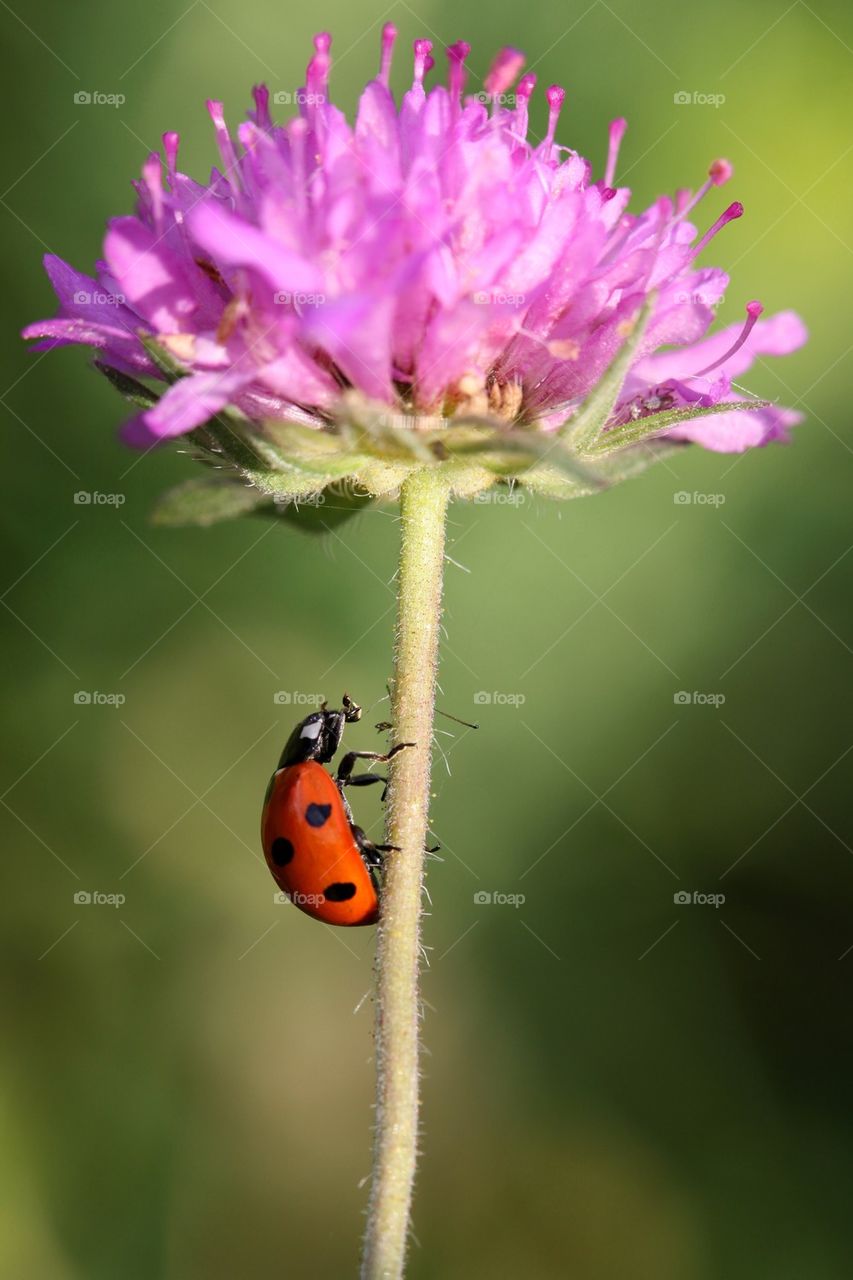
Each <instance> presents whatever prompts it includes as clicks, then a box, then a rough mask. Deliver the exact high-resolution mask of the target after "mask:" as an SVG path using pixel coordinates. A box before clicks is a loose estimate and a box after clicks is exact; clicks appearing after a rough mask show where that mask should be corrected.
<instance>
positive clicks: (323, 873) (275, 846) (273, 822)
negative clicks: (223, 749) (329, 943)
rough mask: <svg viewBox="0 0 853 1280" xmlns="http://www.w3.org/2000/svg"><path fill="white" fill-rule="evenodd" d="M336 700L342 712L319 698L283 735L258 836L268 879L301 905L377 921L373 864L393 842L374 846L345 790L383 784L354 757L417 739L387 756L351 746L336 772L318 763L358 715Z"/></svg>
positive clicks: (339, 920) (340, 920) (338, 919)
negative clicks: (358, 766)
mask: <svg viewBox="0 0 853 1280" xmlns="http://www.w3.org/2000/svg"><path fill="white" fill-rule="evenodd" d="M341 703H342V705H341V709H340V711H327V710H326V704H325V703H323V706H322V708H321V709H320V710H319V711H315V712H313V714H312V715H310V716H307V717H306V719H304V720H302V721H301V722H300V723H299V724H298V725H297V726H296V728H295V729H294V730H293V733H291V735H290V737H289V738H288V740H287V743H286V745H285V748H284V750H283V751H282V753H281V759H280V760H279V762H278V768H277V769H276V771H275V773H274V774H273V776H272V777H271V778H270V782H269V786H268V787H267V793H266V796H265V797H264V808H263V814H262V815H261V840H262V842H263V847H264V857H265V858H266V860H267V866H268V867H269V869H270V871H271V872H272V876H273V879H274V880H275V882H276V884H277V885H278V887H279V888H280V889H281V890H282V892H283V893H285V894H286V895H287V897H288V898H289V899H290V901H291V902H292V903H294V905H295V906H297V907H299V908H300V910H302V911H304V912H305V913H306V914H307V915H309V916H313V917H314V919H315V920H322V921H324V922H325V923H326V924H337V925H361V924H374V923H375V922H376V919H377V917H378V915H379V885H378V881H377V877H376V870H377V868H378V867H381V865H382V854H383V853H388V852H390V851H391V850H392V849H396V846H395V845H389V844H374V843H373V842H372V840H370V839H368V837H367V836H366V835H365V833H364V832H363V831H362V829H361V828H360V827H357V826H356V825H355V823H354V822H353V817H352V812H351V810H350V807H349V804H348V803H347V799H346V795H345V794H344V788H345V787H366V786H370V785H371V784H372V783H375V782H383V783H384V782H386V779H385V778H383V777H381V776H379V775H377V774H374V773H357V774H353V768H354V766H355V763H356V761H357V760H376V761H378V762H380V763H385V762H386V761H388V760H391V759H393V757H394V756H395V755H396V754H397V752H398V751H403V750H404V749H405V748H406V747H413V746H414V745H415V744H414V743H413V742H400V743H398V744H397V746H395V747H392V748H391V750H390V751H389V752H387V753H386V754H385V755H382V754H380V753H379V752H376V751H350V752H348V753H347V754H346V755H345V756H343V757H342V759H341V760H340V763H339V764H338V770H337V773H336V774H335V776H334V778H333V777H332V776H331V774H330V773H329V772H328V771H327V770H326V769H324V768H323V765H325V764H328V763H329V761H330V760H331V759H332V757H333V756H334V755H335V753H336V751H337V750H338V747H339V746H340V744H341V739H342V737H343V733H344V726H345V725H347V724H353V723H354V722H355V721H357V720H360V719H361V707H360V706H358V704H357V703H355V702H353V700H352V699H351V698H350V697H349V696H348V695H347V694H344V696H343V698H342V699H341ZM382 798H383V800H384V798H385V795H384V792H383V796H382Z"/></svg>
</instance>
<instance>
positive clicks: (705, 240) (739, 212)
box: [690, 200, 743, 260]
mask: <svg viewBox="0 0 853 1280" xmlns="http://www.w3.org/2000/svg"><path fill="white" fill-rule="evenodd" d="M741 217H743V205H742V204H741V202H740V201H739V200H735V201H734V203H733V204H730V205H729V207H728V209H724V210H723V212H722V213H721V214H720V216H719V218H718V219H717V221H716V222H715V223H714V225H713V226H712V227H709V228H708V230H707V231H706V232H705V234H704V236H703V237H702V239H701V240H700V241H699V243H698V244H697V246H696V248H695V249H694V250H693V252H692V253H691V255H690V257H691V260H692V259H693V258H697V257H698V256H699V254H700V253H701V252H702V250H703V249H704V248H705V246H706V245H707V244H709V243H710V241H711V240H713V238H714V236H715V235H716V234H717V232H718V231H722V229H723V227H724V226H725V225H726V223H727V222H733V221H734V220H735V218H741Z"/></svg>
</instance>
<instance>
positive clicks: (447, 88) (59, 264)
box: [25, 23, 805, 449]
mask: <svg viewBox="0 0 853 1280" xmlns="http://www.w3.org/2000/svg"><path fill="white" fill-rule="evenodd" d="M396 42H397V30H396V28H395V27H394V25H393V24H392V23H386V24H385V26H384V27H383V28H382V32H381V36H380V42H379V45H380V47H379V56H378V65H377V70H376V73H375V77H374V78H372V79H371V80H370V81H369V83H368V84H367V86H366V87H365V89H364V91H363V93H362V95H361V99H360V102H359V106H358V110H357V113H356V118H355V120H354V122H352V123H351V122H349V121H348V120H347V119H346V118H345V116H344V115H343V113H342V112H341V111H340V110H339V109H338V108H337V107H335V106H334V104H333V103H332V101H331V98H330V92H331V81H332V71H333V58H332V38H331V35H330V34H329V33H327V32H321V33H320V34H318V35H317V36H316V37H315V38H314V48H313V53H312V55H311V57H310V59H309V61H308V65H307V68H306V71H305V77H304V87H303V88H302V89H300V90H299V92H298V93H297V94H295V95H294V102H295V111H294V113H293V114H292V115H291V118H290V119H284V120H275V119H274V118H273V114H274V113H276V114H277V109H278V108H279V107H280V105H281V104H280V103H277V102H276V98H277V97H279V96H280V95H273V98H272V101H271V97H270V94H269V91H268V89H267V88H266V87H265V86H263V85H259V86H255V88H254V89H253V91H252V99H253V107H252V109H251V110H250V111H249V113H248V118H247V119H246V120H244V121H243V123H242V124H240V125H239V126H238V127H236V128H229V126H228V123H227V121H226V112H225V108H224V106H223V104H222V103H221V102H219V101H217V100H214V99H211V100H209V102H208V103H207V109H208V112H209V114H210V118H211V122H212V125H213V134H214V139H215V143H216V149H217V151H218V154H219V165H220V167H219V168H217V169H214V170H213V172H212V174H211V176H210V180H209V182H208V183H207V184H206V185H202V184H199V183H198V182H196V181H195V180H193V179H192V178H191V177H189V176H188V175H187V174H185V173H183V172H181V170H180V169H179V166H178V155H179V136H178V134H177V133H173V132H169V133H165V134H164V135H163V161H164V162H165V163H163V161H161V158H160V156H159V155H157V154H155V155H153V156H149V157H148V158H147V159H146V161H145V162H144V164H143V167H142V176H141V180H140V181H138V182H137V183H135V184H134V185H135V188H136V195H137V201H136V208H135V211H134V213H133V214H132V215H130V216H121V217H116V218H114V219H112V220H111V221H110V223H109V224H108V228H107V234H106V238H105V241H104V248H103V262H102V263H101V264H99V267H98V269H97V270H98V274H97V276H89V275H83V274H80V273H78V272H77V271H75V270H74V269H73V268H72V267H70V266H69V265H67V264H66V263H65V262H63V261H62V260H61V259H59V258H57V257H54V256H53V255H48V257H47V258H46V260H45V265H46V268H47V271H48V274H49V276H50V280H51V282H52V284H53V286H54V289H55V291H56V294H57V296H58V298H59V303H60V307H59V313H58V315H57V316H56V317H55V318H54V319H51V320H45V321H41V322H39V323H36V324H33V325H31V326H29V328H28V329H27V330H26V331H25V336H27V337H30V338H36V339H38V340H39V342H38V344H37V349H38V350H42V349H45V348H49V347H55V346H61V345H64V344H66V343H84V344H87V345H90V346H92V347H95V348H96V349H97V351H98V361H99V364H100V365H101V366H106V367H108V368H110V369H112V370H114V371H116V372H117V373H118V374H120V375H122V376H124V377H135V378H137V379H138V378H145V379H148V380H149V381H150V382H153V383H155V385H156V384H159V389H162V390H163V391H164V394H162V396H161V397H160V398H159V400H157V403H156V404H154V405H153V406H152V407H151V408H149V409H146V410H144V411H143V412H142V413H141V414H139V415H138V416H137V417H136V418H135V419H133V421H132V422H131V423H129V424H128V425H127V427H126V428H125V433H124V434H125V439H126V440H127V441H128V443H131V444H133V445H134V446H136V447H146V446H148V445H150V444H151V443H154V442H156V441H158V440H164V439H168V438H170V437H173V436H177V435H181V434H184V433H187V432H191V431H193V429H194V428H196V427H199V426H202V425H204V424H206V423H209V422H210V421H211V420H212V419H213V418H214V417H215V415H217V414H218V413H220V412H221V411H223V410H225V409H227V408H229V407H234V408H236V409H237V410H239V412H240V414H241V415H242V421H245V422H248V424H249V425H250V429H251V430H252V431H254V432H256V433H257V435H258V436H259V437H262V436H263V437H265V438H267V437H268V436H269V434H270V433H271V432H272V430H273V427H274V425H275V424H276V423H293V422H295V423H298V424H300V425H301V427H304V428H305V427H307V428H312V427H313V428H316V429H318V430H323V431H330V430H335V429H336V428H337V427H339V426H340V424H343V423H347V422H349V421H350V420H351V419H352V417H353V415H354V414H356V416H357V413H358V410H357V406H358V405H364V406H372V410H371V411H374V410H376V407H377V406H379V409H381V410H382V411H383V412H384V413H385V414H386V416H387V415H390V416H392V417H394V418H395V420H401V421H405V422H407V423H409V424H413V429H414V430H416V431H417V430H426V429H428V427H431V426H432V425H434V424H435V423H436V422H437V421H438V422H441V423H444V424H446V425H448V426H450V427H452V426H453V423H454V420H456V419H459V418H461V417H463V416H465V415H466V414H467V415H471V414H472V413H476V414H477V415H478V416H483V417H486V418H490V419H492V420H493V421H494V422H495V424H496V425H498V426H501V425H504V426H505V425H506V424H507V423H514V424H515V423H521V424H523V425H524V426H525V427H528V428H533V429H537V430H540V431H554V430H556V429H558V428H561V427H562V426H563V425H564V424H565V423H566V422H567V420H570V419H571V417H572V415H573V414H574V413H575V412H576V411H577V408H578V406H579V405H581V404H582V403H583V401H584V399H585V398H586V397H588V396H589V394H590V392H592V391H593V390H594V389H595V388H596V386H597V385H598V384H599V381H600V379H601V378H602V376H603V375H604V374H605V373H606V371H607V370H608V368H609V367H610V366H611V365H612V362H613V361H614V359H615V358H616V356H617V355H618V354H619V352H620V351H622V350H623V349H624V348H625V346H626V343H629V342H630V341H631V340H632V335H634V333H635V329H636V325H637V318H638V316H639V315H640V314H641V312H642V311H643V308H644V304H645V303H646V302H647V300H648V299H651V300H652V301H651V304H650V311H651V314H650V318H649V321H648V324H647V326H646V328H645V330H644V336H643V344H642V346H641V347H640V348H638V350H637V352H636V354H635V355H634V357H633V359H632V362H631V364H630V368H629V369H628V372H627V374H626V376H625V380H624V385H623V386H622V390H621V392H620V393H619V397H618V401H617V403H616V405H615V407H614V409H613V412H612V415H611V418H610V420H609V421H608V423H606V424H605V429H606V428H607V427H609V426H613V425H614V424H618V423H624V422H626V421H629V420H633V419H635V418H636V417H638V416H640V417H644V416H647V415H652V414H655V413H658V412H663V411H664V410H665V409H666V408H667V407H669V408H689V407H691V406H696V405H697V404H699V403H701V404H702V405H703V406H717V405H719V404H725V403H728V402H734V401H735V400H737V399H738V393H737V392H736V391H735V390H734V389H733V379H735V378H738V377H740V376H741V375H742V374H743V373H744V372H745V371H746V370H747V369H748V368H749V365H750V363H751V361H752V360H753V359H754V358H755V356H757V355H767V354H776V355H782V354H786V353H787V352H789V351H792V350H794V349H795V348H796V347H798V346H799V345H800V344H801V343H802V342H803V341H804V340H805V331H804V329H803V326H802V324H801V322H800V321H799V320H798V318H797V317H796V316H795V315H793V314H792V313H785V312H783V313H782V314H781V315H776V316H772V317H769V318H765V317H763V316H761V318H759V317H760V306H758V304H752V303H750V304H749V307H748V308H747V319H746V322H745V324H744V325H743V326H733V327H731V328H727V329H723V330H721V331H719V332H717V333H715V334H712V335H710V336H709V333H708V331H709V329H711V326H712V324H713V321H714V308H715V306H716V304H717V302H718V301H719V300H720V299H721V298H722V296H723V294H724V293H725V292H727V291H728V293H729V294H731V285H730V284H729V281H728V277H727V276H726V275H725V273H724V272H723V271H721V270H719V269H717V268H715V267H713V266H708V265H705V264H704V263H703V264H701V265H698V264H697V258H699V256H700V255H702V254H703V252H704V251H705V249H706V248H707V247H708V245H709V244H710V243H711V241H712V240H713V239H714V238H715V237H716V236H717V235H718V234H719V233H720V232H721V231H722V230H723V228H724V227H725V226H726V225H727V224H728V223H730V222H732V221H734V220H735V219H737V218H739V217H740V216H741V215H742V214H743V206H742V205H741V204H740V203H739V202H738V201H734V202H732V203H730V204H729V205H728V207H727V208H726V209H725V210H724V211H723V212H722V213H718V212H717V210H715V209H713V208H712V209H711V212H710V213H709V215H708V217H707V218H703V224H704V225H705V226H708V223H709V222H710V227H709V228H708V230H706V231H704V233H702V232H701V229H700V228H697V226H694V225H693V223H692V222H691V221H690V216H691V214H692V212H693V210H694V209H695V208H696V207H697V206H698V205H699V204H700V202H703V206H702V207H703V209H704V208H705V207H707V205H708V204H711V205H713V202H714V200H715V199H716V198H717V196H716V192H717V189H718V188H720V187H722V186H723V185H724V184H726V183H728V182H729V181H730V180H731V178H732V176H733V169H732V165H731V164H730V162H729V161H728V160H725V159H717V160H714V161H713V163H712V164H711V165H710V167H709V168H708V170H707V176H706V178H705V180H704V182H703V183H702V184H701V185H700V186H699V187H698V188H697V189H696V190H695V192H691V191H689V190H687V189H686V188H682V189H679V190H678V191H676V192H675V193H674V194H673V196H672V197H669V196H663V197H661V198H660V199H659V200H657V201H655V202H654V203H653V204H652V205H650V206H649V207H648V208H646V209H633V210H630V211H629V202H630V198H631V193H630V191H629V190H628V188H627V187H625V186H619V185H618V181H617V168H618V165H619V153H620V147H621V146H622V145H623V143H624V139H625V134H626V129H627V123H626V120H625V119H624V118H623V117H621V116H620V117H618V118H615V119H613V120H612V121H611V122H610V124H609V127H608V129H607V146H606V157H605V160H604V164H603V172H596V170H595V169H594V167H593V165H592V164H590V162H589V161H587V160H586V159H584V158H583V157H582V156H580V155H579V154H578V153H577V152H576V151H574V150H572V149H571V147H570V146H568V145H565V144H560V143H558V140H557V135H558V131H560V132H561V133H566V132H567V121H569V122H570V113H569V111H568V110H567V108H566V93H565V90H564V89H563V88H561V87H560V86H559V85H551V86H550V87H549V88H547V89H546V90H545V93H544V98H545V101H546V103H547V109H548V123H547V128H546V132H545V137H544V138H543V139H542V140H541V141H539V140H537V139H536V138H534V137H531V136H530V133H529V123H528V109H529V105H530V102H531V99H532V97H533V95H534V94H535V93H536V76H535V75H534V74H533V73H527V74H525V75H521V72H522V70H523V66H524V55H523V54H522V53H521V51H520V50H518V49H515V48H513V47H511V46H505V47H504V48H502V49H500V50H499V52H498V53H497V55H496V56H495V58H494V60H493V61H492V64H491V67H490V70H489V71H488V73H487V76H486V79H485V84H484V89H485V92H480V93H470V94H468V95H467V96H466V73H467V60H468V57H469V54H470V52H471V49H470V45H469V44H468V43H467V42H465V41H461V40H460V41H458V42H457V43H456V44H453V45H451V46H450V47H449V48H448V49H447V50H446V55H447V65H446V70H445V77H446V83H439V82H438V80H439V79H440V76H439V75H436V76H435V77H432V76H430V73H431V72H432V71H434V70H435V59H434V57H433V45H432V42H431V41H430V40H427V39H419V40H416V41H415V42H414V46H413V50H412V53H411V55H410V56H411V67H412V75H411V84H410V87H409V88H408V89H407V91H406V92H405V93H403V94H402V95H401V97H400V99H399V100H397V99H396V98H395V96H394V95H393V93H392V91H391V89H390V77H391V68H392V60H393V58H394V56H395V46H396ZM397 56H398V57H399V53H398V54H397ZM519 76H521V78H520V79H519ZM428 77H429V83H428V79H427V78H428ZM516 81H517V84H516ZM514 84H516V88H515V93H514V94H513V95H511V94H510V90H511V89H512V86H513V85H514ZM539 92H540V93H541V90H539ZM288 96H289V95H288ZM647 310H648V309H647ZM142 336H145V337H146V338H150V339H156V340H157V341H158V342H159V343H160V344H161V345H162V346H163V347H165V348H166V349H167V350H168V351H169V352H170V353H171V355H172V356H173V357H174V358H175V359H177V360H178V361H179V362H180V364H181V366H182V368H181V372H182V373H184V374H185V375H186V376H184V377H182V378H180V379H178V380H177V381H173V383H172V385H166V386H165V387H164V386H163V384H164V382H166V383H167V384H168V378H167V376H166V375H165V374H164V373H163V371H162V369H161V368H160V367H159V365H158V363H157V362H155V361H154V359H153V358H152V354H151V344H150V342H149V344H148V346H146V345H145V344H144V343H143V342H142ZM710 371H713V372H714V375H715V376H714V378H713V379H712V380H709V381H708V382H707V383H702V386H701V390H699V389H697V386H696V385H695V380H696V379H702V378H704V377H705V375H706V374H707V373H708V372H710ZM796 420H797V415H796V414H794V413H792V412H791V411H788V410H785V409H782V408H778V407H776V406H770V407H767V406H765V407H762V408H761V409H759V410H756V411H752V412H744V411H742V410H740V411H737V412H731V413H726V414H722V415H720V416H719V417H716V418H708V419H707V421H706V420H704V419H703V420H702V421H701V422H698V421H697V422H696V423H693V422H688V423H679V426H678V427H677V428H675V429H673V432H672V435H673V436H674V437H675V438H678V439H689V440H697V441H699V442H700V443H702V444H704V445H706V446H707V447H710V448H720V449H741V448H744V447H746V446H747V445H751V444H763V443H767V442H768V441H769V440H773V439H781V438H784V437H785V435H786V432H787V429H788V427H789V426H791V425H792V424H793V423H794V422H795V421H796Z"/></svg>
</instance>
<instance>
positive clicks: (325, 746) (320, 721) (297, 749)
mask: <svg viewBox="0 0 853 1280" xmlns="http://www.w3.org/2000/svg"><path fill="white" fill-rule="evenodd" d="M360 719H361V707H360V706H359V705H358V703H357V702H353V700H352V698H351V697H350V696H349V694H347V693H345V694H344V696H343V698H342V699H341V709H340V711H327V710H326V704H325V702H324V703H323V706H322V707H321V709H320V710H319V711H314V712H313V713H312V714H311V715H310V716H306V718H305V719H304V720H302V721H301V722H300V723H299V724H298V725H297V726H296V728H295V729H294V730H293V733H292V734H291V735H290V737H289V738H288V739H287V743H286V744H285V748H284V750H283V751H282V753H281V759H280V760H279V762H278V767H279V769H284V768H286V767H287V766H288V765H291V764H305V762H306V761H308V760H315V761H316V762H317V764H328V763H329V761H330V760H331V759H332V756H333V755H334V754H335V752H336V751H337V749H338V747H339V746H340V744H341V738H342V737H343V735H344V725H347V724H353V723H354V722H355V721H356V720H360Z"/></svg>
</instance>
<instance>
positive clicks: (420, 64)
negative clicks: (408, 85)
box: [414, 40, 435, 87]
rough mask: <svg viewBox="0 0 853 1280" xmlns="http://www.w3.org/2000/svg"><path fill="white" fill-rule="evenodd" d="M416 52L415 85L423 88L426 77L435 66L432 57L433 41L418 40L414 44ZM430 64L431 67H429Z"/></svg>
mask: <svg viewBox="0 0 853 1280" xmlns="http://www.w3.org/2000/svg"><path fill="white" fill-rule="evenodd" d="M414 50H415V84H417V85H420V86H421V87H423V82H424V76H425V75H426V73H427V71H429V70H430V69H431V67H432V66H434V65H435V64H434V62H433V59H432V57H431V56H430V55H431V54H432V41H431V40H416V41H415V44H414ZM427 64H429V65H427Z"/></svg>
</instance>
